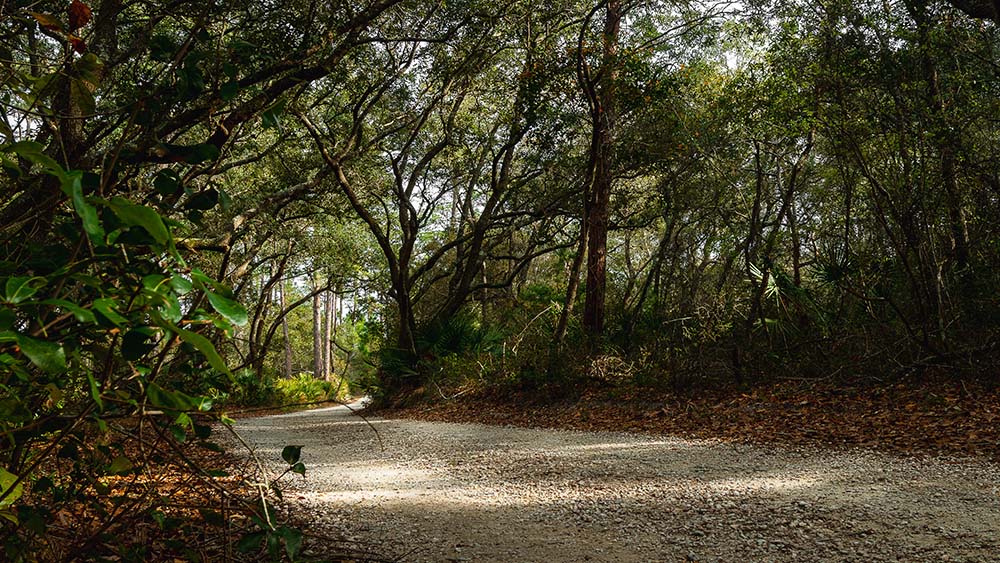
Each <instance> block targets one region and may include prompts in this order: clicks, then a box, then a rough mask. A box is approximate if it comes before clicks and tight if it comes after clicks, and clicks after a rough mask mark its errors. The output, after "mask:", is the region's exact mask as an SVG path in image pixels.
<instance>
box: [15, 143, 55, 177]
mask: <svg viewBox="0 0 1000 563" xmlns="http://www.w3.org/2000/svg"><path fill="white" fill-rule="evenodd" d="M4 150H6V151H10V152H13V153H14V154H16V155H18V156H20V157H21V158H24V159H25V160H28V161H29V162H32V163H33V164H37V165H39V166H41V167H42V168H43V169H44V170H45V171H46V172H48V173H49V174H53V175H55V176H58V177H59V179H60V180H61V179H62V178H63V177H65V175H66V171H65V170H63V167H62V166H60V165H59V163H57V162H56V161H55V160H53V159H52V157H50V156H49V155H47V154H45V147H44V146H43V145H42V144H41V143H36V142H34V141H19V142H17V143H14V144H12V145H9V146H8V147H6V148H5V149H4Z"/></svg>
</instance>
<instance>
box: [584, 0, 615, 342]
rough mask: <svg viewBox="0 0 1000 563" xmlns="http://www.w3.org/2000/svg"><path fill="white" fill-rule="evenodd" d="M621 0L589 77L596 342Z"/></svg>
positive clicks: (590, 299)
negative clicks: (597, 68)
mask: <svg viewBox="0 0 1000 563" xmlns="http://www.w3.org/2000/svg"><path fill="white" fill-rule="evenodd" d="M621 20H622V5H621V2H620V0H609V2H608V3H607V5H606V7H605V17H604V32H603V43H602V60H601V68H600V71H599V76H598V77H596V78H586V77H585V87H584V90H585V91H586V93H587V96H588V98H589V99H590V108H591V122H592V127H593V145H592V150H594V151H595V152H594V176H593V183H592V185H591V188H590V193H589V197H588V198H587V204H586V207H585V210H584V212H585V214H586V221H585V224H586V227H587V285H586V298H585V300H584V306H583V328H584V331H585V332H586V334H587V336H588V338H589V339H590V341H591V345H592V346H596V345H598V342H599V340H600V338H601V337H602V335H603V333H604V303H605V299H606V295H607V248H608V214H609V204H610V201H611V184H612V179H613V175H614V170H613V167H614V154H613V151H614V143H615V139H614V129H615V120H616V117H617V115H616V108H615V104H616V103H617V96H616V92H615V80H616V78H617V74H618V72H617V70H616V65H617V60H616V59H617V57H618V35H619V31H620V29H621Z"/></svg>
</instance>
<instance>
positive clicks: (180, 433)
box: [170, 424, 187, 444]
mask: <svg viewBox="0 0 1000 563" xmlns="http://www.w3.org/2000/svg"><path fill="white" fill-rule="evenodd" d="M170 433H171V434H173V436H174V440H177V443H178V444H183V443H184V442H186V441H187V433H186V432H184V429H183V428H181V427H180V426H178V425H176V424H171V425H170Z"/></svg>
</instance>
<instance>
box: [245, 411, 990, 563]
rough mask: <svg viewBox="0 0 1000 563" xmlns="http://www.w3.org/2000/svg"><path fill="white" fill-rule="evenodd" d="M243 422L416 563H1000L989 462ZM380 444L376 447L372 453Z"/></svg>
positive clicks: (325, 522)
mask: <svg viewBox="0 0 1000 563" xmlns="http://www.w3.org/2000/svg"><path fill="white" fill-rule="evenodd" d="M372 423H373V424H374V426H375V428H377V429H378V435H376V433H375V432H373V431H372V429H371V428H370V427H369V426H368V425H366V423H365V422H363V421H362V420H360V419H359V418H357V417H355V416H352V415H351V414H350V413H349V411H348V410H347V409H346V408H344V407H337V408H330V409H321V410H313V411H306V412H300V413H295V414H288V415H281V416H270V417H262V418H252V419H243V420H241V421H239V423H238V425H237V429H238V431H239V432H240V433H241V434H242V435H243V436H244V437H245V438H246V439H247V440H248V442H250V443H251V444H254V445H255V447H256V449H257V451H258V454H259V455H260V457H261V458H263V459H269V460H274V461H275V464H276V466H277V465H279V464H280V456H279V452H280V451H281V448H282V447H283V446H284V445H287V444H301V445H303V446H304V448H303V450H302V460H303V461H304V462H305V464H306V466H307V468H308V469H307V477H306V479H305V480H300V481H299V482H298V483H297V484H296V485H295V491H296V492H295V493H293V494H292V495H291V496H296V497H298V500H297V501H296V502H298V503H301V504H302V505H303V507H304V509H305V510H307V511H309V514H310V515H311V520H313V521H314V522H315V523H316V524H317V525H319V526H323V527H326V528H327V529H330V530H335V531H338V532H339V533H340V534H342V535H344V536H345V537H347V538H349V539H352V540H357V541H362V542H373V543H376V544H379V545H381V546H382V548H383V550H384V551H388V552H390V553H393V554H394V555H396V556H400V558H401V560H403V561H413V562H425V561H427V562H452V561H473V562H496V563H501V562H503V563H517V562H532V563H534V562H537V563H570V562H573V563H576V562H582V561H594V562H598V561H600V562H623V563H626V562H627V563H639V562H642V563H649V562H667V561H669V562H674V561H702V562H710V561H717V562H720V563H721V562H740V563H747V562H804V561H857V562H862V561H864V562H873V561H898V562H923V561H926V562H939V561H967V562H993V561H1000V468H998V467H997V466H996V465H994V464H990V463H987V462H985V461H978V460H974V459H973V460H969V459H966V460H957V459H943V458H916V459H914V458H900V457H895V456H888V455H882V454H878V453H873V452H863V451H862V452H829V451H822V450H810V449H782V448H762V447H756V446H744V445H733V444H727V443H721V442H712V441H697V440H687V439H678V438H671V437H652V436H643V435H635V434H623V433H595V432H568V431H555V430H538V429H524V428H510V427H499V426H485V425H470V424H447V423H429V422H417V421H411V420H383V419H375V420H373V421H372ZM380 441H381V446H384V448H383V447H381V446H380Z"/></svg>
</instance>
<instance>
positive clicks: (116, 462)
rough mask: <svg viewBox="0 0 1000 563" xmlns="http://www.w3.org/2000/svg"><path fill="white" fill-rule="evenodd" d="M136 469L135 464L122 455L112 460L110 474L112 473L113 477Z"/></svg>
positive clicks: (109, 468)
mask: <svg viewBox="0 0 1000 563" xmlns="http://www.w3.org/2000/svg"><path fill="white" fill-rule="evenodd" d="M134 467H135V464H133V463H132V460H130V459H129V458H127V457H125V456H122V455H120V456H118V457H116V458H115V459H113V460H111V465H110V466H109V467H108V473H111V474H113V475H120V474H122V473H125V472H127V471H131V470H132V469H133V468H134Z"/></svg>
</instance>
